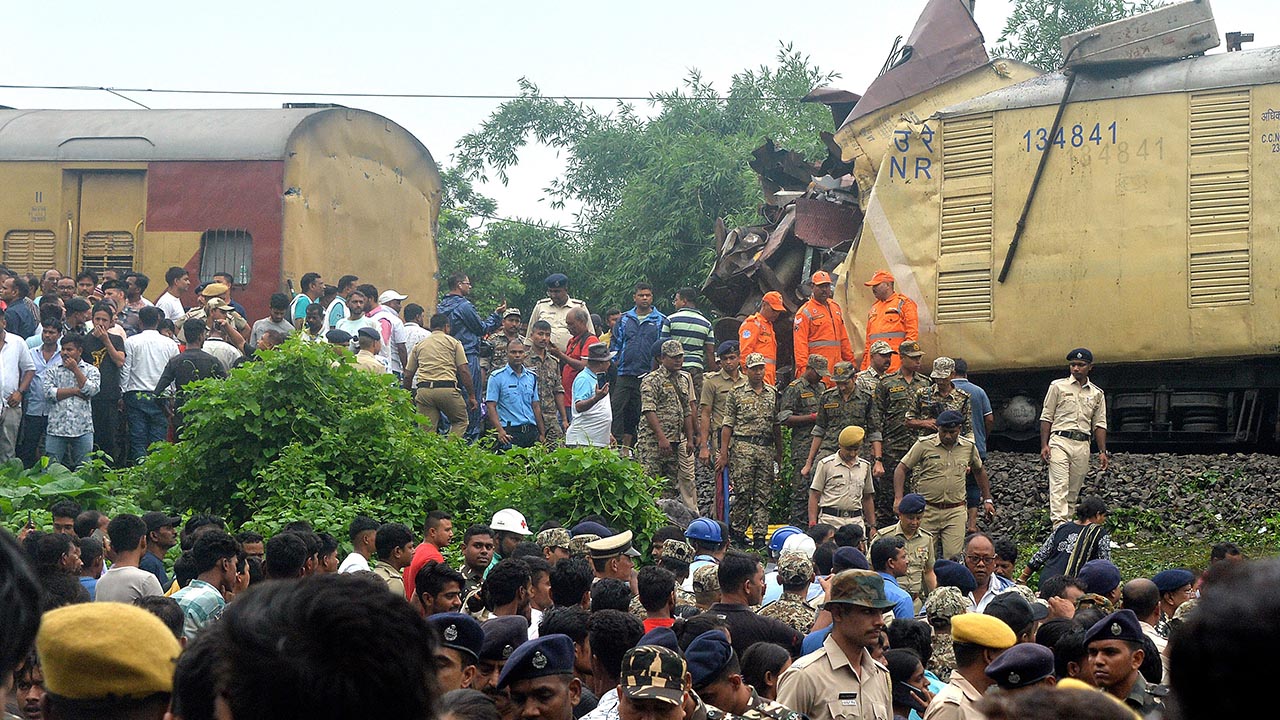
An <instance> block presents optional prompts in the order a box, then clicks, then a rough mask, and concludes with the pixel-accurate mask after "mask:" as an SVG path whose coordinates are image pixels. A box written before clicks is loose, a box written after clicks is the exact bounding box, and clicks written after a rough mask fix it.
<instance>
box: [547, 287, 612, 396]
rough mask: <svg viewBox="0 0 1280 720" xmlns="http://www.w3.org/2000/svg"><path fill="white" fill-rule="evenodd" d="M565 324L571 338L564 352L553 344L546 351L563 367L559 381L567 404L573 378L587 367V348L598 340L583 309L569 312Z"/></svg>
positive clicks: (589, 318) (570, 394)
mask: <svg viewBox="0 0 1280 720" xmlns="http://www.w3.org/2000/svg"><path fill="white" fill-rule="evenodd" d="M565 324H566V325H568V327H569V332H570V333H572V334H573V337H572V338H570V339H569V342H568V343H567V344H566V345H565V348H564V352H561V351H560V348H558V347H556V346H555V344H554V343H553V344H551V346H550V347H548V348H547V349H548V350H550V351H551V354H553V355H555V356H556V359H557V360H559V361H560V363H561V365H562V367H563V369H562V370H561V371H560V380H561V382H562V383H563V384H564V397H565V402H566V403H567V402H569V399H570V398H572V397H573V381H574V378H576V377H578V373H580V372H582V368H584V367H586V366H587V348H589V347H591V346H592V344H594V343H598V342H600V340H599V339H597V338H596V336H595V335H592V334H591V315H590V314H588V313H587V311H586V309H585V308H574V309H572V310H570V311H569V314H568V315H566V316H565Z"/></svg>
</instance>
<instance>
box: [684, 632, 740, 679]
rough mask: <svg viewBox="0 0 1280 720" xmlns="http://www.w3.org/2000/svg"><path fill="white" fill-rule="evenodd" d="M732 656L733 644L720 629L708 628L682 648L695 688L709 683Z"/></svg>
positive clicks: (718, 675)
mask: <svg viewBox="0 0 1280 720" xmlns="http://www.w3.org/2000/svg"><path fill="white" fill-rule="evenodd" d="M732 658H733V646H732V645H730V644H729V638H727V637H725V634H724V632H722V631H720V630H708V631H706V632H704V633H702V634H701V635H699V636H698V637H696V638H694V639H693V642H691V643H689V646H688V647H686V648H685V649H684V660H685V662H686V663H688V664H689V674H690V675H692V676H693V687H694V689H695V690H697V689H699V688H702V687H704V686H706V685H709V684H711V683H712V682H713V681H715V680H716V679H717V678H719V677H720V672H721V671H722V670H724V667H725V665H728V664H729V660H731V659H732Z"/></svg>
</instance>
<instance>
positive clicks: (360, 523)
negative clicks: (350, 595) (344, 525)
mask: <svg viewBox="0 0 1280 720" xmlns="http://www.w3.org/2000/svg"><path fill="white" fill-rule="evenodd" d="M379 527H381V526H380V525H379V524H378V522H377V521H376V520H374V519H373V518H368V517H365V516H363V515H357V516H356V517H355V519H354V520H352V521H351V525H350V526H349V527H348V529H347V536H348V537H349V538H350V539H351V554H349V555H347V556H346V557H345V558H343V559H342V564H341V565H339V566H338V572H340V573H352V572H362V571H363V572H369V558H371V557H373V553H374V550H375V549H376V547H377V537H378V528H379Z"/></svg>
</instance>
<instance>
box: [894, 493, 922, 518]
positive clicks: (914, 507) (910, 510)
mask: <svg viewBox="0 0 1280 720" xmlns="http://www.w3.org/2000/svg"><path fill="white" fill-rule="evenodd" d="M924 508H925V502H924V496H923V495H921V494H920V493H908V494H906V495H903V496H902V502H901V503H899V504H898V512H900V513H903V514H905V515H915V514H917V513H922V512H924Z"/></svg>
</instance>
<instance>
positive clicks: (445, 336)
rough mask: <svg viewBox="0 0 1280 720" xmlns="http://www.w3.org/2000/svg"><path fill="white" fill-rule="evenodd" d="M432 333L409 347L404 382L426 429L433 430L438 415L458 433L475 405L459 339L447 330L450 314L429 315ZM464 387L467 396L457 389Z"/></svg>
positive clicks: (464, 427) (469, 372) (465, 356)
mask: <svg viewBox="0 0 1280 720" xmlns="http://www.w3.org/2000/svg"><path fill="white" fill-rule="evenodd" d="M430 324H431V334H430V335H428V336H427V337H425V338H423V339H422V342H420V343H418V344H417V345H415V346H413V347H412V348H409V358H408V362H406V364H405V369H404V386H405V388H406V389H409V390H413V393H414V395H413V404H414V406H415V407H417V408H418V414H419V415H421V416H422V417H423V419H422V420H421V421H420V422H421V423H422V426H423V427H424V428H426V429H427V432H435V430H436V425H437V424H438V423H439V422H440V416H441V415H444V416H445V417H446V418H448V420H449V432H451V433H453V434H454V435H459V436H461V435H462V433H463V432H465V431H466V429H467V408H468V406H473V407H474V406H475V405H476V399H475V398H476V393H475V388H473V387H471V371H470V369H469V366H468V365H467V354H466V353H465V352H464V351H463V349H462V343H460V342H458V339H457V338H455V337H453V336H452V335H450V334H449V316H448V315H441V314H436V315H432V316H431V323H430ZM459 387H461V388H463V389H465V390H466V391H467V394H466V396H465V397H466V399H465V400H464V399H463V397H464V396H463V395H462V393H461V392H460V391H459V390H458V388H459Z"/></svg>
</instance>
